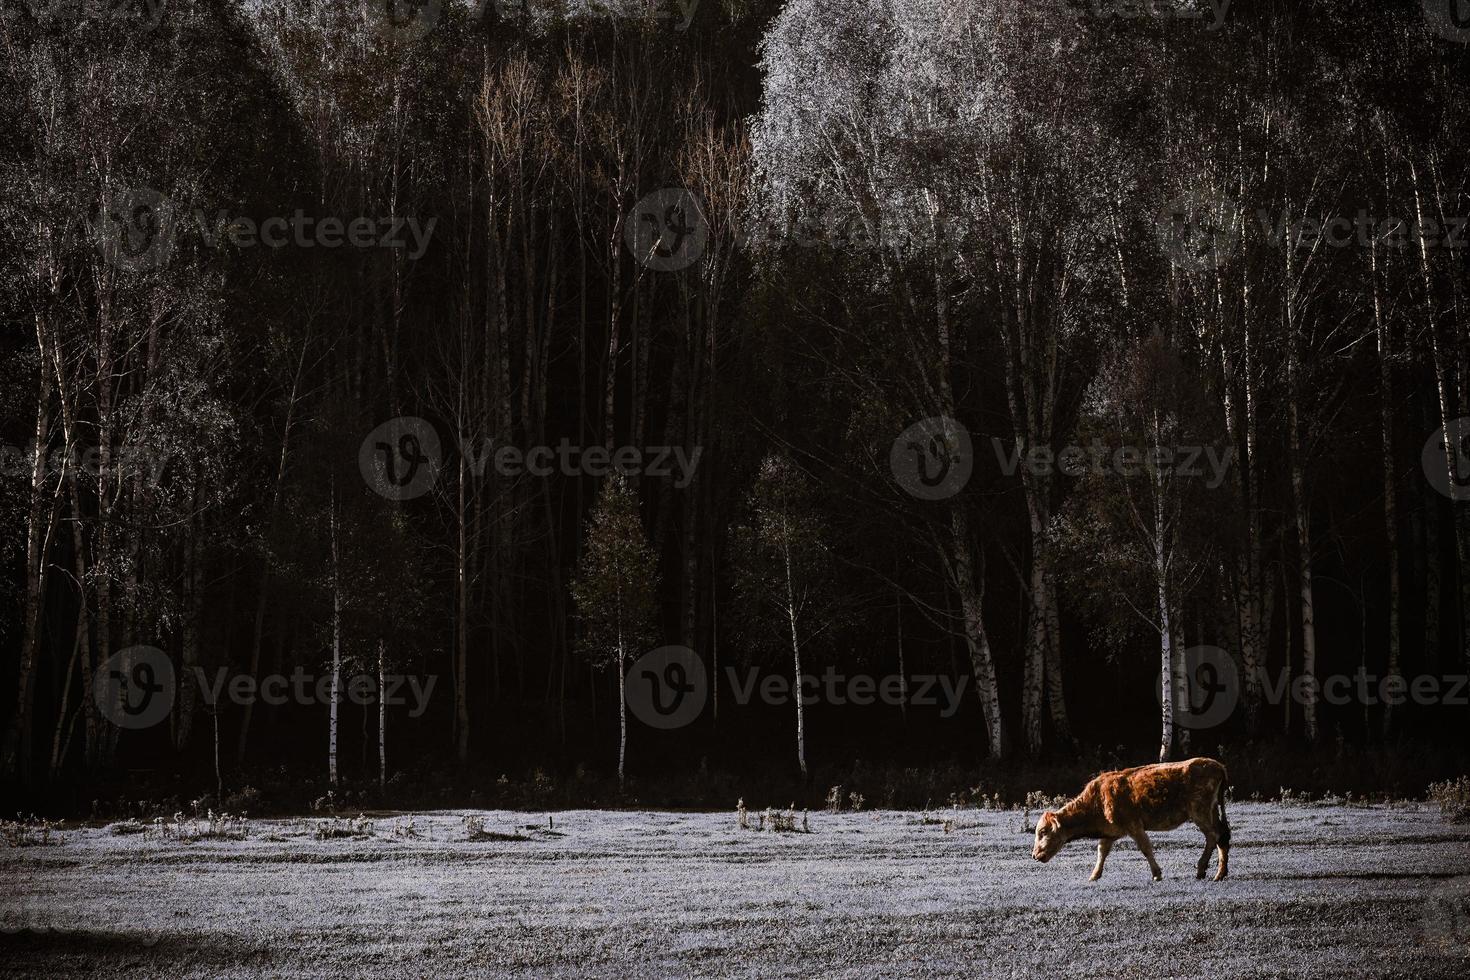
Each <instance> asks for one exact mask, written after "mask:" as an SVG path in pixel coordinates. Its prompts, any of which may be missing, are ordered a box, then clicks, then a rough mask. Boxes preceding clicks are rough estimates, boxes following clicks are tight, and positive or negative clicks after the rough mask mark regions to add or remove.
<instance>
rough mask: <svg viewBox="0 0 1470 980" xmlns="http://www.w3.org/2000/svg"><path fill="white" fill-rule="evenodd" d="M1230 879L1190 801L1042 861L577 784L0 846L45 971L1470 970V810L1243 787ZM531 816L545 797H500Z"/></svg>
mask: <svg viewBox="0 0 1470 980" xmlns="http://www.w3.org/2000/svg"><path fill="white" fill-rule="evenodd" d="M1230 815H1231V822H1232V824H1233V826H1234V830H1235V848H1234V851H1233V853H1232V855H1231V876H1230V878H1229V879H1228V880H1227V881H1224V882H1220V883H1214V882H1208V881H1206V882H1200V881H1196V880H1195V878H1194V861H1195V858H1196V856H1197V854H1198V851H1199V848H1200V846H1201V837H1200V835H1199V833H1198V832H1197V831H1195V830H1193V829H1181V830H1178V831H1176V832H1174V833H1172V834H1158V835H1154V847H1155V850H1156V851H1157V853H1158V857H1159V861H1160V863H1161V864H1163V866H1164V871H1165V875H1166V879H1165V880H1164V881H1163V882H1158V883H1156V882H1153V881H1151V880H1150V879H1149V876H1148V873H1147V869H1146V867H1145V865H1144V861H1143V858H1142V857H1141V856H1140V855H1139V854H1138V853H1137V852H1136V851H1135V850H1134V849H1133V847H1132V845H1131V844H1129V843H1120V844H1119V846H1118V848H1117V849H1115V851H1114V852H1113V855H1112V858H1111V859H1110V862H1109V865H1108V870H1107V873H1106V874H1105V875H1104V877H1103V879H1102V881H1100V882H1098V883H1096V884H1089V883H1088V882H1087V880H1086V879H1087V872H1088V869H1089V866H1090V864H1091V861H1092V857H1093V854H1092V849H1091V848H1090V847H1089V846H1087V845H1086V844H1085V843H1083V842H1078V843H1074V844H1073V845H1071V846H1070V847H1068V848H1067V849H1066V850H1065V851H1063V852H1062V854H1061V855H1060V856H1059V857H1058V858H1057V859H1056V860H1055V861H1053V862H1052V863H1051V864H1049V865H1045V866H1043V865H1040V864H1036V863H1035V862H1033V861H1032V860H1031V858H1030V856H1029V846H1030V838H1029V837H1028V836H1026V835H1024V834H1022V833H1021V832H1020V829H1019V824H1020V819H1021V818H1020V815H1019V814H1005V813H977V812H974V811H970V812H965V813H962V815H961V821H962V825H961V827H960V828H958V829H957V830H956V831H955V832H954V833H952V834H945V833H944V832H943V830H942V828H941V827H939V826H933V825H924V824H921V823H920V821H919V818H918V816H917V815H915V814H911V813H887V812H884V813H859V814H840V815H839V814H827V813H814V814H812V815H811V830H812V833H810V834H776V833H759V832H756V831H741V830H737V829H736V826H735V818H734V815H733V814H728V813H717V814H704V813H700V814H684V813H640V812H599V811H572V812H567V813H558V814H556V815H555V824H556V832H557V833H558V834H563V835H564V836H551V835H547V834H543V833H540V832H535V833H533V832H529V831H523V832H522V836H527V837H528V838H529V839H524V840H487V841H480V842H469V841H467V840H466V839H465V837H466V831H465V828H464V826H463V823H462V818H463V816H464V813H463V812H439V813H432V814H419V815H417V817H416V818H415V824H416V826H417V829H418V832H419V833H420V834H421V835H422V836H421V837H420V838H418V839H399V838H395V837H393V836H392V835H391V832H390V827H391V825H392V821H391V820H390V819H388V818H386V817H383V818H379V819H377V820H376V821H375V824H376V832H375V835H374V836H373V837H372V838H369V839H360V840H331V841H321V840H316V839H315V838H314V836H313V835H312V831H311V824H310V823H307V824H304V825H303V824H302V823H301V822H299V821H298V822H294V823H293V822H286V821H255V822H253V823H252V827H251V834H250V838H249V839H248V840H246V841H243V842H212V841H198V842H195V843H178V842H169V841H160V840H157V839H154V838H152V837H151V836H148V837H143V836H136V835H134V836H116V835H114V834H113V833H111V832H110V831H109V830H107V829H98V828H94V829H83V830H80V831H71V832H69V833H68V839H67V841H66V843H65V844H63V845H60V846H51V847H34V846H33V847H18V848H6V849H4V850H3V851H0V974H6V975H26V976H75V975H89V974H90V975H96V976H156V977H168V978H170V980H178V978H181V977H224V976H242V977H243V976H248V977H257V976H320V977H341V976H415V977H425V976H432V977H436V978H443V977H451V976H467V975H481V976H483V975H524V976H536V977H542V976H572V975H579V976H581V975H596V976H619V977H626V978H628V980H633V978H643V977H660V976H678V977H686V976H748V975H760V976H792V977H798V976H799V977H809V976H818V975H820V976H854V977H870V976H879V975H881V976H936V975H963V976H1002V977H1009V976H1015V977H1034V976H1040V975H1042V974H1047V975H1051V976H1056V977H1066V976H1083V975H1087V976H1097V977H1103V976H1107V977H1123V976H1129V977H1166V976H1168V977H1207V978H1211V980H1215V978H1219V977H1244V976H1292V977H1305V976H1312V977H1333V978H1337V977H1346V976H1374V977H1390V976H1396V977H1465V976H1470V829H1467V828H1465V827H1453V826H1450V825H1447V824H1445V823H1442V822H1441V821H1440V819H1439V817H1438V814H1437V813H1436V812H1435V811H1434V810H1433V808H1424V809H1414V808H1387V807H1373V808H1356V807H1354V808H1343V807H1323V808H1299V807H1277V806H1271V805H1261V804H1237V805H1235V806H1233V807H1231V811H1230ZM484 817H485V829H486V830H487V831H500V832H505V833H510V832H514V831H516V829H517V828H518V827H523V826H524V825H526V824H528V823H531V822H535V823H538V824H539V825H541V826H544V825H545V822H546V821H545V818H544V816H542V817H537V816H534V815H526V814H510V813H502V812H492V813H487V814H484Z"/></svg>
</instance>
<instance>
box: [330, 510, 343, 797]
mask: <svg viewBox="0 0 1470 980" xmlns="http://www.w3.org/2000/svg"><path fill="white" fill-rule="evenodd" d="M331 504H332V513H331V527H332V695H331V704H330V705H329V706H328V716H327V717H328V722H327V778H328V780H329V781H330V782H331V784H332V785H333V786H334V787H335V786H336V785H337V685H338V683H340V679H341V674H342V584H341V568H340V562H341V552H340V551H339V549H338V543H337V487H336V484H335V483H334V484H333V486H332V499H331Z"/></svg>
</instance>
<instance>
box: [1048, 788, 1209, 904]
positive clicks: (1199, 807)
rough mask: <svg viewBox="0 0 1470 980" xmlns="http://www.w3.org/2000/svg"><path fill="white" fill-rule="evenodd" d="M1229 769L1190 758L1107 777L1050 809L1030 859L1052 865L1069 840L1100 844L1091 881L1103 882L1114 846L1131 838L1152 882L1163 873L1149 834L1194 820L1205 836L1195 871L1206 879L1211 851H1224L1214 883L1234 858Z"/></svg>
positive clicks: (1197, 875) (1158, 879) (1159, 878)
mask: <svg viewBox="0 0 1470 980" xmlns="http://www.w3.org/2000/svg"><path fill="white" fill-rule="evenodd" d="M1225 784H1226V776H1225V767H1224V766H1222V765H1221V764H1220V763H1218V762H1216V761H1215V760H1214V759H1190V760H1189V761H1188V762H1170V763H1165V764H1163V765H1157V766H1139V767H1138V768H1137V769H1123V770H1120V771H1118V772H1105V773H1103V774H1102V775H1101V776H1098V777H1097V778H1096V779H1094V780H1093V781H1092V782H1090V783H1088V784H1087V787H1086V788H1085V789H1083V790H1082V793H1081V795H1079V796H1078V797H1077V798H1076V799H1074V800H1073V801H1072V802H1070V803H1068V804H1067V805H1066V806H1064V807H1062V808H1061V809H1060V810H1057V811H1056V812H1055V813H1053V812H1052V811H1050V810H1048V811H1047V812H1045V813H1043V814H1042V815H1041V819H1040V820H1039V821H1038V822H1037V824H1036V845H1035V846H1034V847H1033V848H1032V849H1031V856H1032V857H1034V858H1035V859H1036V860H1038V861H1041V862H1046V861H1050V860H1051V859H1052V858H1053V857H1055V856H1056V853H1057V852H1058V851H1060V850H1061V849H1062V846H1063V845H1064V844H1066V843H1067V841H1069V840H1076V839H1078V838H1083V839H1086V840H1096V841H1097V865H1096V867H1094V868H1093V869H1092V878H1091V879H1090V880H1091V881H1096V880H1097V879H1098V878H1100V877H1102V871H1103V862H1104V861H1106V860H1107V858H1108V852H1109V851H1111V850H1112V849H1113V841H1115V840H1117V839H1118V838H1120V837H1132V838H1133V840H1134V842H1135V843H1136V844H1138V849H1139V850H1140V851H1142V852H1143V856H1144V857H1146V858H1148V866H1149V869H1150V870H1151V871H1152V872H1153V875H1154V880H1155V881H1160V880H1162V879H1163V877H1164V871H1163V869H1162V868H1160V867H1159V862H1157V861H1155V860H1154V849H1153V847H1151V846H1150V845H1149V842H1148V834H1147V831H1150V830H1173V829H1174V828H1175V827H1178V826H1179V825H1180V824H1182V823H1184V822H1185V821H1186V820H1193V821H1194V823H1195V824H1196V825H1197V826H1198V827H1199V829H1200V830H1202V831H1204V833H1205V853H1204V854H1203V855H1202V856H1201V857H1200V859H1199V864H1198V865H1196V867H1195V871H1196V875H1195V877H1197V878H1203V877H1204V876H1205V872H1206V871H1207V870H1208V869H1209V867H1210V851H1211V850H1212V849H1213V848H1215V847H1216V846H1218V847H1219V849H1220V867H1219V869H1218V870H1217V871H1216V872H1215V880H1216V881H1219V880H1220V879H1222V878H1224V877H1225V874H1226V869H1227V866H1228V863H1229V858H1230V823H1229V822H1228V821H1227V820H1226V819H1225Z"/></svg>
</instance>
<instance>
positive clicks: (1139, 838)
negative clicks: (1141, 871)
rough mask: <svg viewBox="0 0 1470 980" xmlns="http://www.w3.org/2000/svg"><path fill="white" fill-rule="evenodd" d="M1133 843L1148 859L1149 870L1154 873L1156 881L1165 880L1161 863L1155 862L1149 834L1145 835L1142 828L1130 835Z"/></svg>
mask: <svg viewBox="0 0 1470 980" xmlns="http://www.w3.org/2000/svg"><path fill="white" fill-rule="evenodd" d="M1129 836H1130V837H1132V838H1133V843H1135V844H1137V845H1138V850H1139V851H1140V852H1141V853H1142V854H1143V856H1144V857H1146V858H1148V869H1149V870H1150V871H1152V872H1153V876H1154V881H1163V880H1164V869H1163V868H1161V867H1159V862H1157V861H1155V860H1154V847H1153V845H1152V844H1150V843H1149V842H1148V834H1146V833H1144V830H1143V828H1142V827H1139V828H1138V829H1137V830H1135V831H1133V832H1132V833H1131V834H1129Z"/></svg>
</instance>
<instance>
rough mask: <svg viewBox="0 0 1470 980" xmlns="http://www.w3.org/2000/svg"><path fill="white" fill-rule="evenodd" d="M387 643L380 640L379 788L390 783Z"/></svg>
mask: <svg viewBox="0 0 1470 980" xmlns="http://www.w3.org/2000/svg"><path fill="white" fill-rule="evenodd" d="M385 646H386V644H385V643H384V642H383V640H381V639H379V640H378V788H379V789H384V788H386V787H387V785H388V701H387V699H386V698H385V697H384V696H383V692H384V691H385V690H387V687H386V681H387V678H386V677H385V676H384V670H383V660H384V654H385V652H386V651H385V650H384V647H385Z"/></svg>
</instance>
